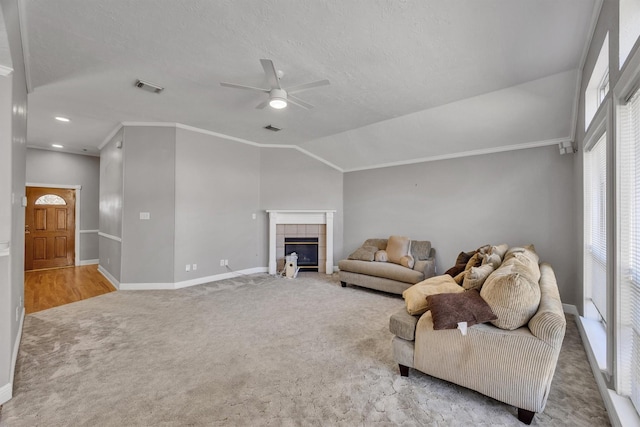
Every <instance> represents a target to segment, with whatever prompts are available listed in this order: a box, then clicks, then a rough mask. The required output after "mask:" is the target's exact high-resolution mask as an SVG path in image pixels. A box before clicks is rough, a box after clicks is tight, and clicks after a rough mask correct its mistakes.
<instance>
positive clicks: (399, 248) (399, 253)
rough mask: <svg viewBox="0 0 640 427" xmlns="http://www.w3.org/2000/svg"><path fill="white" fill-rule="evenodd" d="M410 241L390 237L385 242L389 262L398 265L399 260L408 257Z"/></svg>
mask: <svg viewBox="0 0 640 427" xmlns="http://www.w3.org/2000/svg"><path fill="white" fill-rule="evenodd" d="M410 242H411V241H410V240H409V238H408V237H404V236H391V237H389V241H388V242H387V256H388V257H389V262H393V263H395V264H400V259H401V258H402V257H403V256H405V255H409V243H410Z"/></svg>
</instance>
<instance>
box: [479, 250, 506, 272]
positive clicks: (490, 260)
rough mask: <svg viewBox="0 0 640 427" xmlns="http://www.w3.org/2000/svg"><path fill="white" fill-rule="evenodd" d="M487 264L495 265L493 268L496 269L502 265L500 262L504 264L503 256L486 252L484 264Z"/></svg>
mask: <svg viewBox="0 0 640 427" xmlns="http://www.w3.org/2000/svg"><path fill="white" fill-rule="evenodd" d="M485 264H489V265H491V266H493V269H494V270H495V269H496V268H498V267H500V264H502V258H500V255H498V254H493V253H492V254H486V255H485V256H484V258H483V259H482V265H485Z"/></svg>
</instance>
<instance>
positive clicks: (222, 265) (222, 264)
mask: <svg viewBox="0 0 640 427" xmlns="http://www.w3.org/2000/svg"><path fill="white" fill-rule="evenodd" d="M220 267H224V260H223V259H221V260H220Z"/></svg>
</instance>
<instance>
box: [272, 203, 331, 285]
mask: <svg viewBox="0 0 640 427" xmlns="http://www.w3.org/2000/svg"><path fill="white" fill-rule="evenodd" d="M267 213H268V214H269V274H276V273H277V272H278V271H280V270H282V268H283V266H284V257H285V253H284V252H285V250H284V239H285V237H314V238H317V239H318V271H319V272H320V273H326V274H332V273H333V214H334V213H335V210H267Z"/></svg>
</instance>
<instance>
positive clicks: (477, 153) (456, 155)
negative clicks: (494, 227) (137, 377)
mask: <svg viewBox="0 0 640 427" xmlns="http://www.w3.org/2000/svg"><path fill="white" fill-rule="evenodd" d="M565 141H572V142H573V140H572V139H571V138H569V137H566V138H556V139H548V140H545V141H534V142H526V143H523V144H513V145H505V146H502V147H491V148H481V149H479V150H470V151H461V152H459V153H452V154H442V155H439V156H430V157H420V158H417V159H411V160H400V161H397V162H390V163H381V164H376V165H370V166H364V167H361V168H351V169H345V170H344V171H345V173H346V172H358V171H364V170H370V169H381V168H389V167H393V166H404V165H412V164H415V163H426V162H436V161H439V160H450V159H458V158H461V157H472V156H481V155H483V154H494V153H503V152H505V151H517V150H526V149H529V148H538V147H546V146H549V145H557V144H559V143H561V142H565Z"/></svg>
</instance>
